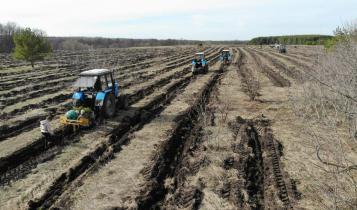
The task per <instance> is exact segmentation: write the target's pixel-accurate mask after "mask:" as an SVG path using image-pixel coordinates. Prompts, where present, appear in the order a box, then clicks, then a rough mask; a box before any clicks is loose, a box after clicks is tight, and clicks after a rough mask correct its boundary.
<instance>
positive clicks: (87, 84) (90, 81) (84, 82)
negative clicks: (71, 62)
mask: <svg viewBox="0 0 357 210" xmlns="http://www.w3.org/2000/svg"><path fill="white" fill-rule="evenodd" d="M96 80H97V77H79V78H78V79H77V80H76V82H75V83H74V87H77V88H91V87H93V86H94V85H95V82H96Z"/></svg>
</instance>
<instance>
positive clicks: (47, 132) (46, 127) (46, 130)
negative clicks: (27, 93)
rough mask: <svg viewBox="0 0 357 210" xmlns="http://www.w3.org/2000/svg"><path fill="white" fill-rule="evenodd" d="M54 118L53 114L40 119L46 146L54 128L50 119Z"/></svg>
mask: <svg viewBox="0 0 357 210" xmlns="http://www.w3.org/2000/svg"><path fill="white" fill-rule="evenodd" d="M51 120H52V115H48V116H47V117H46V119H45V120H41V121H40V130H41V133H42V135H43V136H44V137H45V148H46V147H47V144H48V142H49V141H51V138H52V129H51V124H50V121H51Z"/></svg>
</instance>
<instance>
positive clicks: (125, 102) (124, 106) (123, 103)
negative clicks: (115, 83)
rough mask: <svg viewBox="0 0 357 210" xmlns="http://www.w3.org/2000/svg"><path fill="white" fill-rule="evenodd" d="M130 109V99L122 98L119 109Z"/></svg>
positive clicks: (120, 98)
mask: <svg viewBox="0 0 357 210" xmlns="http://www.w3.org/2000/svg"><path fill="white" fill-rule="evenodd" d="M128 107H129V101H128V97H126V96H120V97H119V101H118V108H119V109H127V108H128Z"/></svg>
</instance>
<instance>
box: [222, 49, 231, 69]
mask: <svg viewBox="0 0 357 210" xmlns="http://www.w3.org/2000/svg"><path fill="white" fill-rule="evenodd" d="M220 60H221V62H222V64H223V65H229V64H230V63H231V62H232V54H231V52H230V51H229V50H222V52H221V56H220Z"/></svg>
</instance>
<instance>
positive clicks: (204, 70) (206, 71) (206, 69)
mask: <svg viewBox="0 0 357 210" xmlns="http://www.w3.org/2000/svg"><path fill="white" fill-rule="evenodd" d="M203 73H204V74H207V73H208V65H206V66H205V68H204V69H203Z"/></svg>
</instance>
